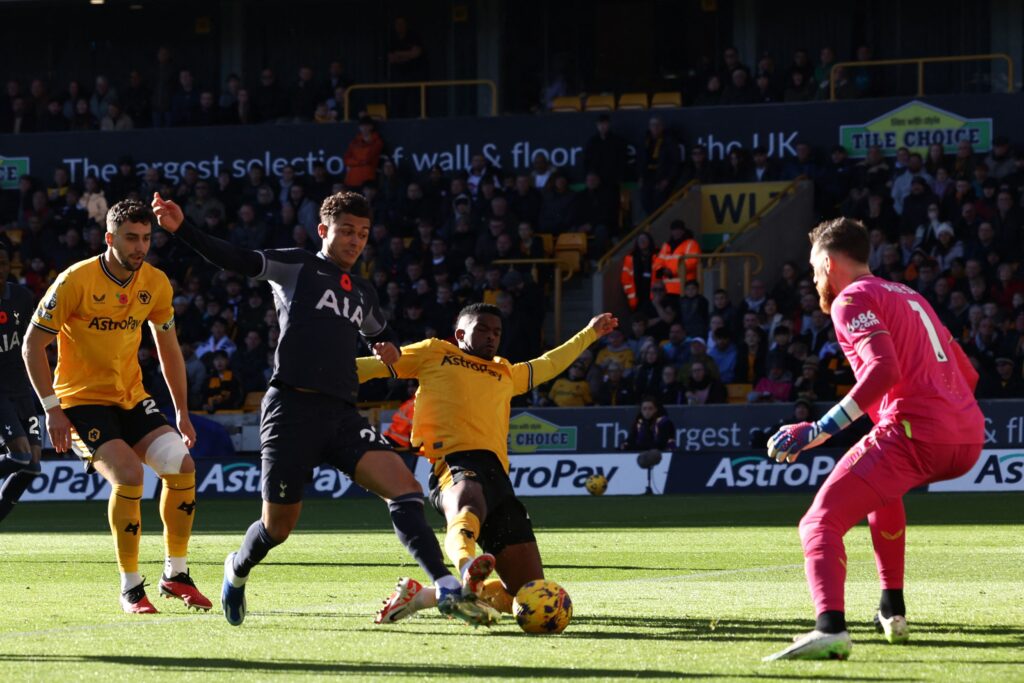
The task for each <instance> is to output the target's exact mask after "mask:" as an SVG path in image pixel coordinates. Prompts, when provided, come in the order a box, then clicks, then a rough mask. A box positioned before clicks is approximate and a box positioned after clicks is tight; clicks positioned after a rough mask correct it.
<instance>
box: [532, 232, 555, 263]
mask: <svg viewBox="0 0 1024 683" xmlns="http://www.w3.org/2000/svg"><path fill="white" fill-rule="evenodd" d="M535 236H536V237H539V238H540V243H541V244H542V245H544V258H551V255H552V254H553V253H555V236H554V235H552V234H551V233H550V232H539V233H537V234H536V235H535Z"/></svg>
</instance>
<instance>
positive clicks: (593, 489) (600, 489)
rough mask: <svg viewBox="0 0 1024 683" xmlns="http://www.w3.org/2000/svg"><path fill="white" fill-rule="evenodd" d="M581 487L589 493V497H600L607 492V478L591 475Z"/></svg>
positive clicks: (601, 475) (600, 475)
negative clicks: (585, 488)
mask: <svg viewBox="0 0 1024 683" xmlns="http://www.w3.org/2000/svg"><path fill="white" fill-rule="evenodd" d="M583 485H584V486H586V487H587V491H590V495H592V496H601V495H604V492H605V491H607V490H608V478H607V477H606V476H604V475H603V474H591V475H590V476H589V477H587V480H586V481H585V482H584V483H583Z"/></svg>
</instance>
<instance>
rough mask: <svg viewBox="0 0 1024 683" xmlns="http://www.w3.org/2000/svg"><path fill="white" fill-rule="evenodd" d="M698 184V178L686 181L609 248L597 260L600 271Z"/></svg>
mask: <svg viewBox="0 0 1024 683" xmlns="http://www.w3.org/2000/svg"><path fill="white" fill-rule="evenodd" d="M696 186H697V181H696V180H691V181H690V182H688V183H686V184H685V185H683V186H682V187H681V188H679V189H678V190H676V191H675V192H673V193H672V194H671V195H670V196H669V198H668V199H666V200H665V203H664V204H662V205H661V206H659V207H658V208H657V209H656V210H655V211H654V212H653V213H651V214H650V215H649V216H647V218H645V219H643V220H642V221H640V224H639V225H637V226H636V227H635V228H633V229H632V230H631V231H630V232H629V234H628V235H626V236H625V237H623V238H622V239H621V240H619V242H618V243H617V244H616V245H615V246H613V247H612V248H611V249H609V250H608V252H607V253H605V255H604V256H602V257H601V258H599V259H598V260H597V270H598V271H602V270H604V267H605V266H607V265H608V262H609V261H611V260H612V259H613V258H615V255H616V254H618V253H619V252H620V251H622V250H623V249H625V248H626V247H628V246H629V245H630V244H632V242H633V239H634V238H636V236H637V235H639V234H640V233H642V232H644V231H646V230H648V229H649V228H650V227H651V225H652V224H653V223H654V221H656V220H657V219H658V218H660V217H661V215H662V214H663V213H665V212H666V211H668V210H669V208H670V207H672V206H673V205H674V204H675V203H676V202H678V201H679V200H681V199H682V198H683V197H685V196H686V195H688V194H690V190H692V189H693V188H694V187H696Z"/></svg>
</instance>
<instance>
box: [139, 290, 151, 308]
mask: <svg viewBox="0 0 1024 683" xmlns="http://www.w3.org/2000/svg"><path fill="white" fill-rule="evenodd" d="M138 296H139V303H140V304H143V305H145V304H148V303H149V301H150V299H152V298H153V297H152V296H150V294H149V292H147V291H146V290H144V289H143V290H140V291H139V294H138Z"/></svg>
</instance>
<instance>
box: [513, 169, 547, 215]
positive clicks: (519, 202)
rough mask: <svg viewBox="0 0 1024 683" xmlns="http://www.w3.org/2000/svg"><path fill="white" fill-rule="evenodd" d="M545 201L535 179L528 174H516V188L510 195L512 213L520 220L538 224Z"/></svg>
mask: <svg viewBox="0 0 1024 683" xmlns="http://www.w3.org/2000/svg"><path fill="white" fill-rule="evenodd" d="M543 201H544V200H543V197H542V196H541V193H540V191H539V190H538V189H537V188H536V187H534V185H533V180H532V179H531V177H530V176H529V175H528V174H525V173H520V174H519V175H517V176H516V180H515V188H514V190H513V191H512V192H511V193H509V195H508V204H509V210H510V211H511V213H512V214H514V215H515V216H517V217H518V218H519V220H523V221H529V222H530V223H531V224H533V225H537V221H538V220H539V219H540V210H541V205H542V204H543Z"/></svg>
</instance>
